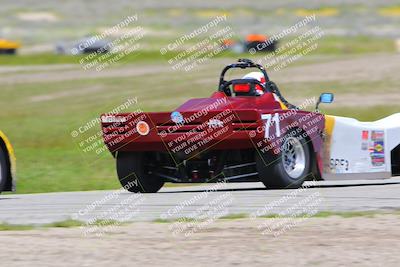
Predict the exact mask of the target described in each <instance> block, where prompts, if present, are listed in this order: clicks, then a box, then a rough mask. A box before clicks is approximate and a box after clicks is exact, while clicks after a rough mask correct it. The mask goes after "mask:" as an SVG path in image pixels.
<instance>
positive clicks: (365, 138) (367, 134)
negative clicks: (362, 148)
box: [362, 131, 369, 141]
mask: <svg viewBox="0 0 400 267" xmlns="http://www.w3.org/2000/svg"><path fill="white" fill-rule="evenodd" d="M368 136H369V131H362V140H363V141H368Z"/></svg>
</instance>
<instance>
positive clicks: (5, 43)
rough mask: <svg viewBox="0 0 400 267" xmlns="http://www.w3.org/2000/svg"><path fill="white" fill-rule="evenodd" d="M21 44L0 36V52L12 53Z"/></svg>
mask: <svg viewBox="0 0 400 267" xmlns="http://www.w3.org/2000/svg"><path fill="white" fill-rule="evenodd" d="M20 47H21V45H20V44H19V43H17V42H14V41H10V40H6V39H1V38H0V54H9V55H13V54H15V53H16V52H17V49H18V48H20Z"/></svg>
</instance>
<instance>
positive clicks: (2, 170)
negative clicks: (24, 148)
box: [0, 131, 15, 193]
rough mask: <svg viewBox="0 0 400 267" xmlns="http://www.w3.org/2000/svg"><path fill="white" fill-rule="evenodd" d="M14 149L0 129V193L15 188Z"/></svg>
mask: <svg viewBox="0 0 400 267" xmlns="http://www.w3.org/2000/svg"><path fill="white" fill-rule="evenodd" d="M14 179H15V155H14V149H13V147H12V146H11V143H10V141H9V140H8V138H7V137H6V135H5V134H4V133H3V132H1V131H0V193H1V192H4V191H14V189H15V180H14Z"/></svg>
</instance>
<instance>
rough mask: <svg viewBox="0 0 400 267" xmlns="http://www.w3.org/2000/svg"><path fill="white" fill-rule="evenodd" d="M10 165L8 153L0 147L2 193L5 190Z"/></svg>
mask: <svg viewBox="0 0 400 267" xmlns="http://www.w3.org/2000/svg"><path fill="white" fill-rule="evenodd" d="M7 174H8V165H7V160H6V153H5V152H4V151H3V149H2V147H0V193H1V192H2V191H3V190H4V188H5V187H6V183H7Z"/></svg>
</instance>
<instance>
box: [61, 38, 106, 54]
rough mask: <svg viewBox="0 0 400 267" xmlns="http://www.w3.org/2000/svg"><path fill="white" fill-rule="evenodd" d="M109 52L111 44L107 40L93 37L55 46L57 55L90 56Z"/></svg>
mask: <svg viewBox="0 0 400 267" xmlns="http://www.w3.org/2000/svg"><path fill="white" fill-rule="evenodd" d="M110 50H111V42H110V41H108V40H102V39H100V40H99V39H98V38H96V37H95V36H91V37H86V38H83V39H81V40H79V41H74V42H70V43H67V42H66V43H60V44H57V45H56V53H57V54H67V55H68V54H71V55H79V54H90V53H98V54H104V53H108V52H110Z"/></svg>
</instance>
